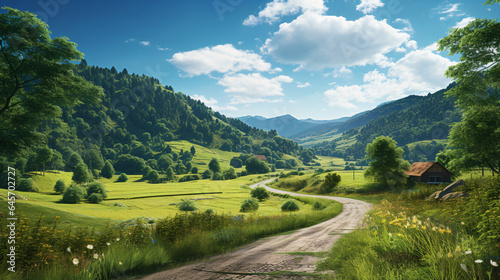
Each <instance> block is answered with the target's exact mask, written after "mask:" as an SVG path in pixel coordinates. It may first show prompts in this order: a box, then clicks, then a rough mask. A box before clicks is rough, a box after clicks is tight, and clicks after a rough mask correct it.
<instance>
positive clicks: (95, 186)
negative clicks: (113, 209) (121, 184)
mask: <svg viewBox="0 0 500 280" xmlns="http://www.w3.org/2000/svg"><path fill="white" fill-rule="evenodd" d="M93 193H97V194H100V195H101V196H102V198H106V197H108V195H107V194H106V189H105V188H104V185H103V184H102V183H97V182H96V183H91V184H89V185H88V187H87V197H90V196H91V195H92V194H93Z"/></svg>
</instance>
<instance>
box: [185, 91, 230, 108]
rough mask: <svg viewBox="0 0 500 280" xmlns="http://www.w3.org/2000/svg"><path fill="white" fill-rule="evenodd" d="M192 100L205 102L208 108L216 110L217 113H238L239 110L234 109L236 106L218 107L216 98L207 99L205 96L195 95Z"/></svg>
mask: <svg viewBox="0 0 500 280" xmlns="http://www.w3.org/2000/svg"><path fill="white" fill-rule="evenodd" d="M191 98H193V99H195V100H200V101H201V102H203V103H204V104H205V105H206V106H207V107H210V108H212V110H215V111H238V108H236V107H234V106H231V105H229V106H222V107H221V106H218V105H216V104H217V103H218V101H217V100H216V99H214V98H212V97H211V98H206V97H205V96H204V95H198V94H195V95H193V96H191Z"/></svg>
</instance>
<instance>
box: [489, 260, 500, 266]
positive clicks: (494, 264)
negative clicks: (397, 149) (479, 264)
mask: <svg viewBox="0 0 500 280" xmlns="http://www.w3.org/2000/svg"><path fill="white" fill-rule="evenodd" d="M490 264H491V265H492V266H494V267H498V263H497V262H494V261H493V260H490Z"/></svg>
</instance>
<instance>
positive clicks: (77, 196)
mask: <svg viewBox="0 0 500 280" xmlns="http://www.w3.org/2000/svg"><path fill="white" fill-rule="evenodd" d="M83 198H84V189H83V188H82V187H80V186H77V185H71V186H69V188H67V189H66V191H64V195H63V198H62V199H61V202H62V203H70V204H75V203H78V202H80V201H82V200H83Z"/></svg>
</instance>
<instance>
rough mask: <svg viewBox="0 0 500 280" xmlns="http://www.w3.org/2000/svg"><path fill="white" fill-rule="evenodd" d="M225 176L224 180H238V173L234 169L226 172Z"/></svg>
mask: <svg viewBox="0 0 500 280" xmlns="http://www.w3.org/2000/svg"><path fill="white" fill-rule="evenodd" d="M223 176H224V180H232V179H236V178H238V175H236V171H235V170H234V168H232V167H231V168H229V169H227V170H225V171H224V173H223Z"/></svg>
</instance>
